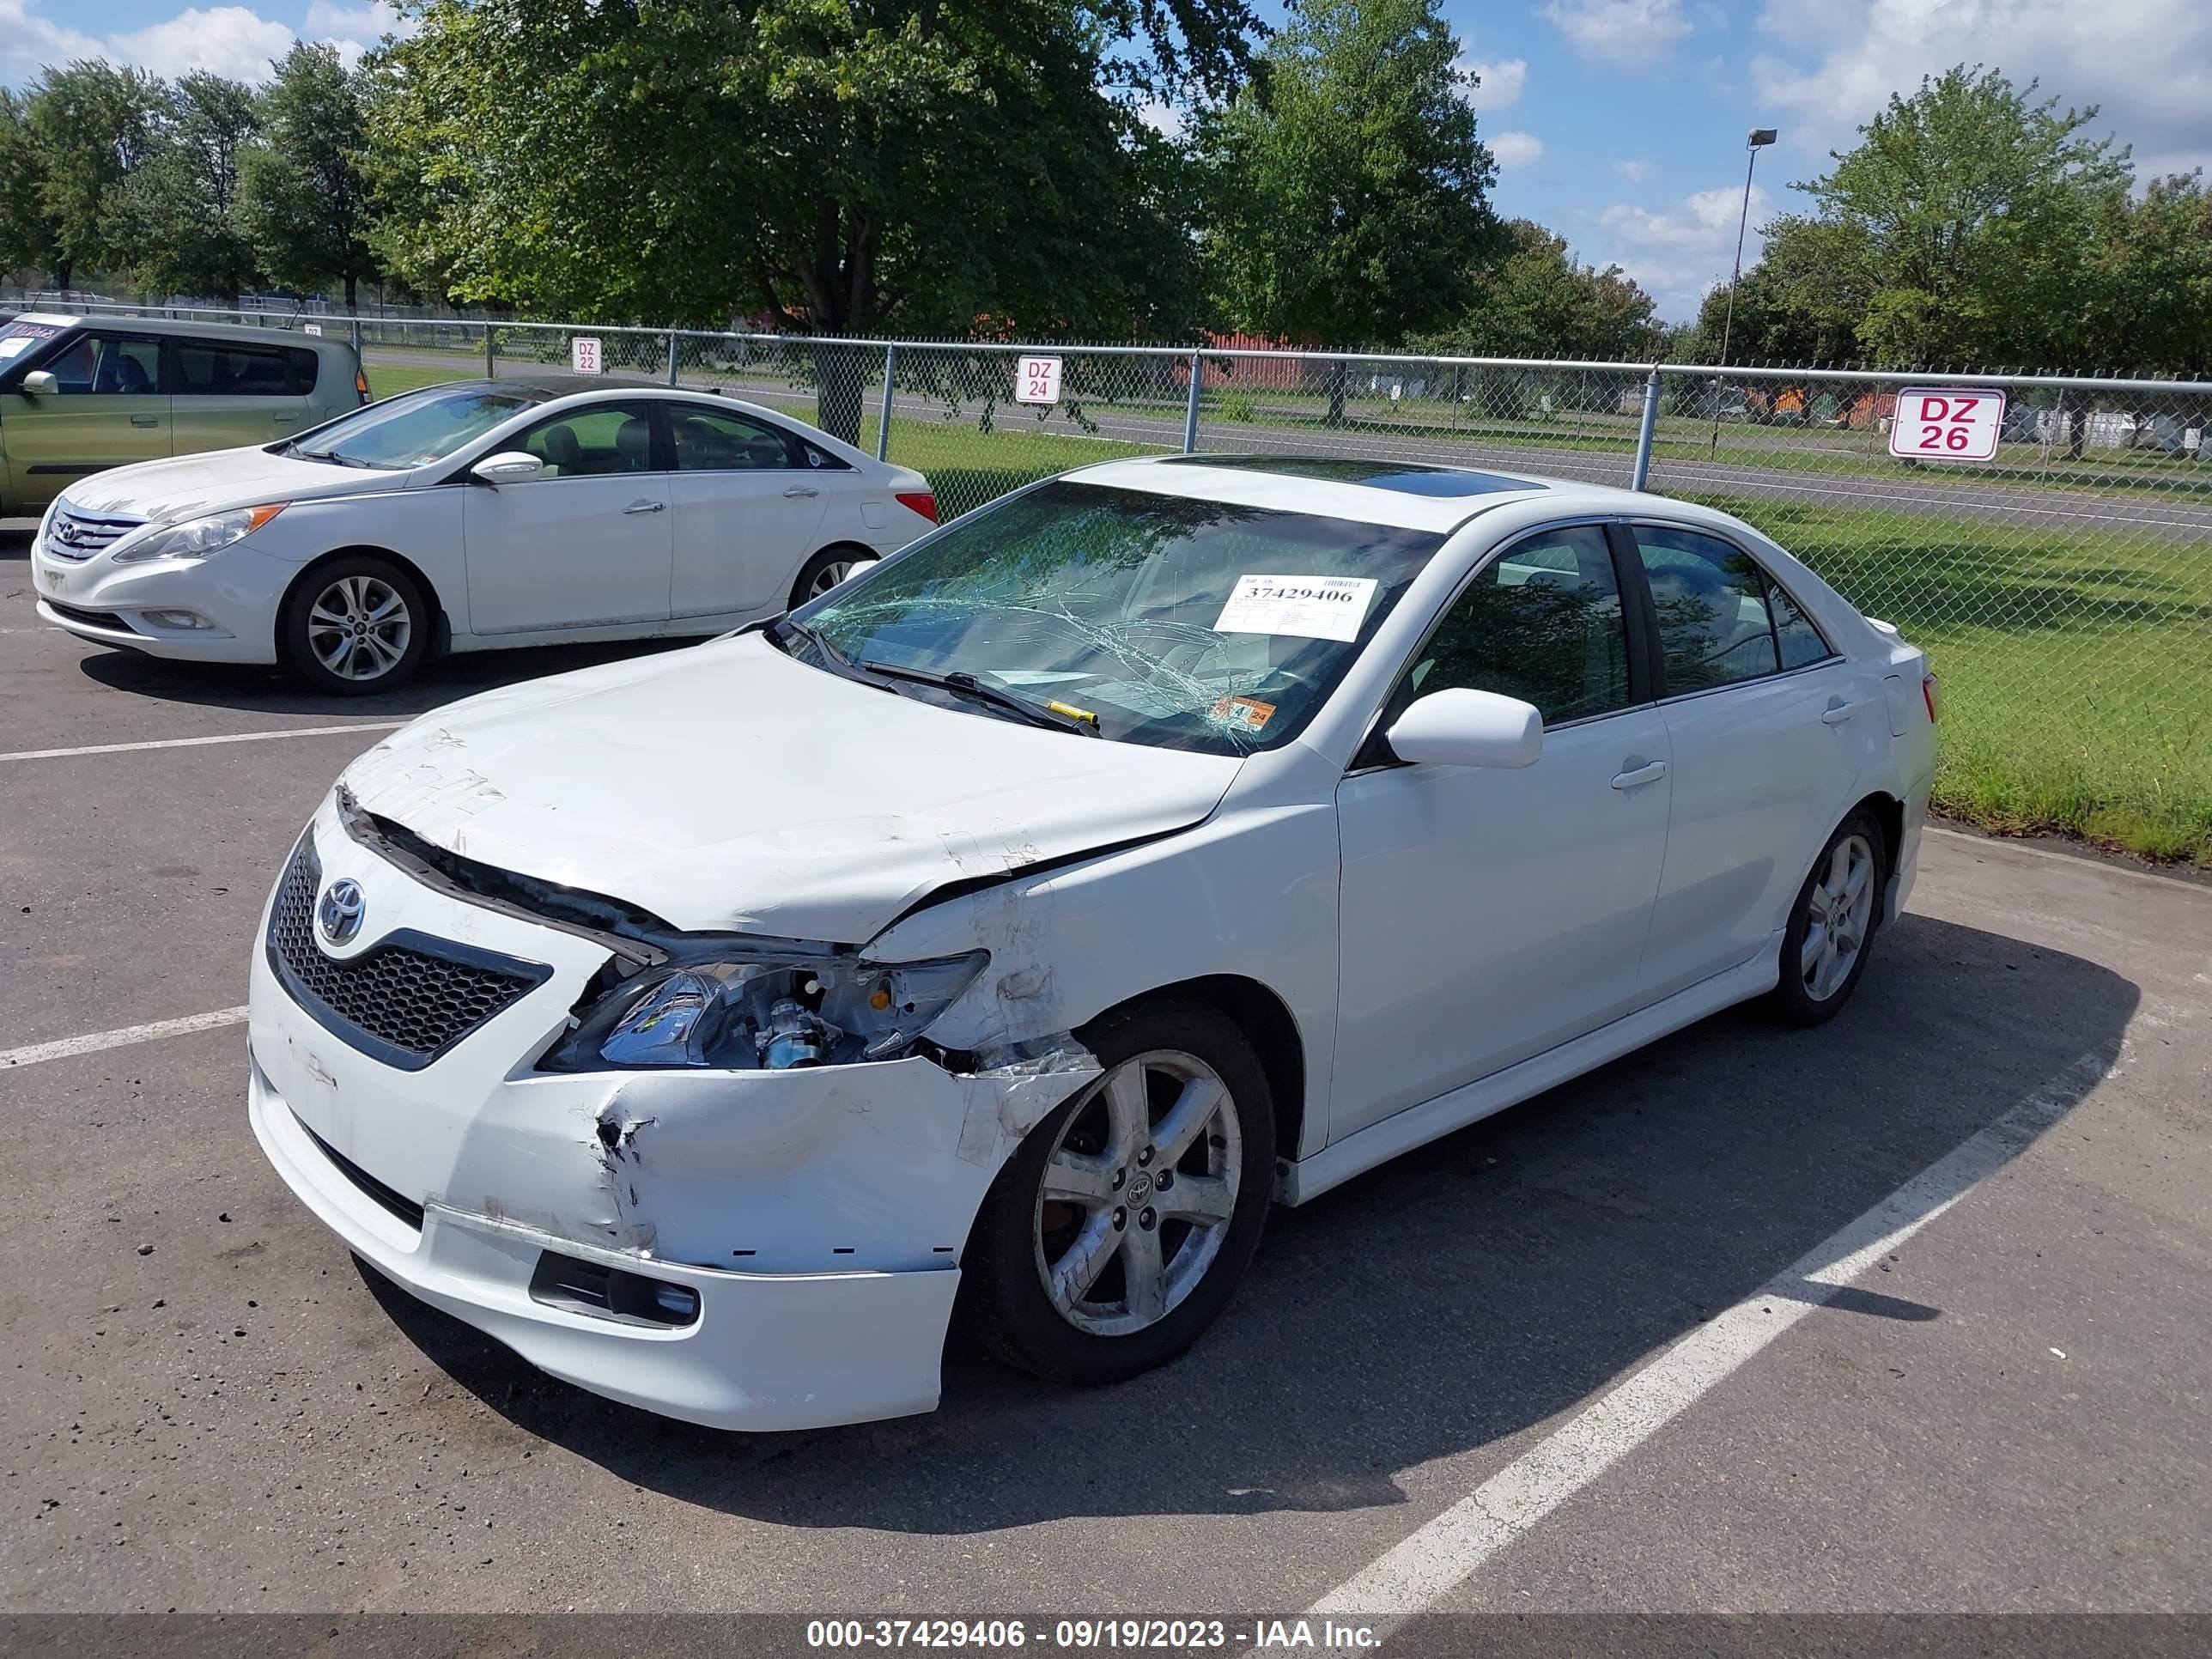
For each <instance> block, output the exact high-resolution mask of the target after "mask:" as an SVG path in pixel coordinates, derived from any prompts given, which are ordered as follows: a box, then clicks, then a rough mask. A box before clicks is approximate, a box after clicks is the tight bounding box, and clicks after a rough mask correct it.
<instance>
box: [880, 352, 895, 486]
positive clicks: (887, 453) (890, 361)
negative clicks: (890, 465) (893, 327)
mask: <svg viewBox="0 0 2212 1659" xmlns="http://www.w3.org/2000/svg"><path fill="white" fill-rule="evenodd" d="M897 362H898V345H897V343H896V342H889V343H885V345H884V403H883V407H882V409H881V410H878V413H877V415H876V459H878V460H879V461H888V460H889V459H890V458H891V370H892V368H894V367H895V366H896V364H897Z"/></svg>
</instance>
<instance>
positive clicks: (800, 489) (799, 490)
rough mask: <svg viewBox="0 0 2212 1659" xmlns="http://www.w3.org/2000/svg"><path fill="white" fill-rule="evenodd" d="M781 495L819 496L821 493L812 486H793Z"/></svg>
mask: <svg viewBox="0 0 2212 1659" xmlns="http://www.w3.org/2000/svg"><path fill="white" fill-rule="evenodd" d="M783 493H784V494H785V495H820V494H821V493H822V492H821V491H820V490H818V489H816V488H815V487H814V486H813V485H812V484H793V485H792V486H791V488H789V489H787V490H785V491H784V492H783Z"/></svg>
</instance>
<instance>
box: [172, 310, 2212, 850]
mask: <svg viewBox="0 0 2212 1659" xmlns="http://www.w3.org/2000/svg"><path fill="white" fill-rule="evenodd" d="M198 314H201V315H204V316H206V317H208V318H209V319H210V320H214V319H215V315H216V314H215V313H198ZM245 320H251V321H254V322H257V323H258V324H260V325H264V326H284V325H291V326H300V325H304V324H305V323H307V322H310V321H312V322H314V323H316V324H317V325H319V327H320V328H321V329H322V330H323V331H325V332H335V331H338V330H340V329H351V330H353V331H355V332H354V337H355V338H356V341H357V343H359V345H360V347H361V349H362V356H363V359H364V361H365V362H366V364H367V366H368V373H369V376H370V379H371V381H372V384H373V386H374V389H375V391H376V392H378V393H380V394H388V393H390V392H398V391H404V390H406V389H408V388H409V387H411V386H421V385H426V384H430V383H433V382H435V381H438V380H451V379H459V378H465V377H475V376H481V375H483V374H496V375H500V376H505V377H513V376H521V375H527V374H568V373H569V372H570V371H571V369H572V368H573V367H574V364H575V363H576V362H578V361H579V359H578V356H577V355H576V354H577V353H578V351H579V349H582V350H583V351H584V352H585V354H586V358H587V359H588V361H591V362H594V363H595V364H596V365H597V368H598V370H599V372H600V373H602V374H606V375H608V376H610V377H612V378H617V379H635V380H653V381H656V382H662V383H666V384H671V385H683V386H696V387H699V388H702V389H713V390H718V391H720V392H723V393H726V394H727V395H730V396H732V397H738V398H747V399H749V400H751V401H753V402H756V403H758V404H763V405H764V406H766V407H769V408H772V409H776V410H781V411H783V412H784V413H786V414H787V415H790V416H794V417H796V418H799V419H801V420H805V421H808V422H814V423H816V424H818V425H820V426H822V427H823V428H825V429H827V430H829V431H831V432H833V433H835V434H836V435H839V436H842V437H844V438H846V439H848V441H854V442H857V443H859V444H860V446H861V447H863V448H865V449H866V450H868V451H869V452H870V453H874V454H878V455H881V456H884V457H885V458H887V459H890V460H892V461H895V462H897V463H899V464H901V465H908V466H912V467H915V468H917V469H919V470H920V471H922V472H924V473H926V474H927V476H928V477H929V479H930V481H931V483H932V485H933V487H934V489H936V492H937V495H938V500H939V504H940V508H941V511H942V512H943V513H944V514H945V516H946V517H951V516H954V515H957V514H958V513H966V512H969V511H972V510H974V509H975V507H980V506H981V505H983V504H984V503H985V502H987V501H991V500H993V499H994V498H996V497H997V496H999V495H1003V494H1005V493H1006V491H1007V490H1009V489H1015V488H1018V487H1019V486H1020V485H1022V484H1024V483H1028V482H1030V481H1031V480H1032V479H1036V478H1039V477H1048V476H1049V475H1051V474H1053V473H1055V472H1060V471H1065V470H1066V469H1068V468H1070V467H1074V466H1079V465H1085V464H1086V463H1088V462H1091V461H1095V460H1099V459H1109V458H1111V457H1114V456H1117V455H1133V454H1146V453H1161V452H1172V451H1182V450H1191V449H1195V450H1206V451H1243V452H1251V451H1273V452H1290V451H1296V452H1305V453H1316V452H1318V453H1328V454H1334V455H1345V456H1357V457H1364V458H1374V459H1399V460H1407V461H1424V462H1434V463H1446V464H1454V465H1473V466H1481V467H1492V468H1498V469H1503V470H1507V471H1528V472H1534V473H1538V474H1541V475H1546V476H1549V477H1567V478H1575V479H1581V480H1585V481H1589V482H1593V483H1613V484H1625V485H1636V484H1641V485H1643V487H1644V488H1647V489H1652V490H1655V491H1657V492H1659V493H1662V494H1664V495H1674V496H1678V497H1681V498H1685V499H1689V500H1694V501H1703V502H1706V503H1708V504H1710V505H1712V506H1715V507H1721V508H1723V509H1725V510H1726V511H1729V512H1730V513H1735V514H1736V515H1738V516H1739V517H1741V518H1742V519H1744V520H1747V521H1748V522H1750V523H1751V524H1753V525H1755V526H1758V527H1759V529H1761V530H1762V531H1765V532H1766V533H1767V534H1769V535H1771V536H1772V537H1773V538H1775V539H1776V540H1777V541H1778V542H1780V543H1781V544H1783V545H1784V546H1785V547H1788V548H1789V549H1790V550H1792V551H1793V552H1795V553H1796V554H1797V555H1798V556H1800V557H1802V558H1803V559H1804V560H1805V561H1806V562H1808V563H1809V564H1810V565H1812V566H1813V568H1815V569H1816V570H1818V571H1820V573H1821V574H1823V575H1824V576H1826V578H1827V579H1828V580H1830V581H1832V582H1833V583H1834V584H1835V586H1837V587H1838V588H1839V589H1841V590H1842V592H1844V594H1846V595H1847V596H1848V597H1849V598H1850V599H1851V600H1852V601H1853V602H1854V603H1856V604H1857V605H1860V606H1861V607H1862V608H1863V609H1864V610H1865V611H1868V612H1869V614H1871V615H1874V616H1877V617H1883V618H1885V619H1886V620H1887V621H1890V622H1892V623H1895V624H1897V626H1898V627H1899V628H1900V629H1903V630H1904V631H1905V634H1906V635H1908V637H1911V638H1912V639H1914V640H1916V641H1919V642H1921V643H1922V644H1923V645H1925V646H1926V647H1928V648H1929V653H1930V654H1931V656H1932V657H1933V659H1934V660H1935V663H1936V668H1937V670H1938V671H1939V672H1940V673H1941V674H1942V678H1943V682H1944V685H1945V689H1946V699H1947V701H1946V709H1945V716H1944V759H1943V772H1942V781H1941V786H1940V791H1939V798H1940V799H1941V800H1942V802H1943V804H1944V805H1947V806H1949V807H1951V808H1953V809H1954V810H1957V811H1963V812H1966V813H1968V814H1970V815H1972V816H1974V817H1978V818H1980V819H1982V820H1984V822H1989V823H1996V824H2000V825H2015V826H2023V827H2032V826H2053V827H2060V828H2064V829H2071V830H2075V831H2078V832H2081V833H2086V834H2088V835H2090V836H2096V837H2100V838H2103V839H2109V840H2114V841H2118V842H2124V843H2125V844H2127V845H2130V846H2133V847H2136V848H2140V849H2142V850H2145V851H2150V852H2155V853H2164V854H2183V855H2187V856H2193V857H2196V858H2198V859H2200V860H2206V861H2212V456H2208V454H2207V453H2206V448H2207V442H2208V440H2207V428H2208V426H2212V385H2203V384H2193V383H2182V382H2166V381H2130V380H2088V379H2079V378H2063V377H2035V378H2020V377H2008V376H2002V375H1996V376H1973V377H1967V376H1957V375H1898V374H1860V373H1851V372H1843V371H1833V370H1805V369H1787V368H1746V369H1729V370H1727V371H1725V372H1719V371H1716V370H1714V369H1711V368H1689V367H1674V366H1671V365H1670V366H1662V367H1659V368H1653V367H1652V366H1650V365H1649V364H1639V363H1587V362H1506V361H1498V360H1480V361H1478V360H1465V359H1462V360H1455V359H1444V358H1413V357H1406V356H1346V355H1341V354H1329V353H1322V352H1275V351H1261V350H1247V349H1237V350H1231V349H1201V350H1197V351H1194V350H1192V349H1188V348H1187V347H1185V348H1168V347H1133V346H1113V347H1108V346H1099V347H1091V346H1071V345H1055V346H1046V347H1034V346H1032V347H1024V346H1022V345H1019V344H999V343H978V342H972V341H971V342H958V343H945V342H929V341H866V340H861V341H847V340H823V339H813V338H808V337H799V336H793V335H784V334H753V333H714V332H702V331H686V330H673V329H640V328H621V327H611V326H609V327H599V326H583V325H555V324H535V323H492V324H487V323H483V322H479V321H468V320H453V319H404V320H403V319H390V318H362V319H343V318H333V317H328V316H325V317H321V318H313V319H309V318H298V317H295V318H289V319H286V318H278V317H271V316H270V315H267V314H262V315H258V316H255V317H252V318H250V319H245ZM579 341H583V342H587V343H588V344H586V345H585V346H583V347H582V348H580V347H579ZM1036 357H1042V358H1048V359H1050V360H1053V361H1054V362H1056V364H1057V366H1058V369H1057V381H1056V384H1053V385H1049V386H1048V385H1046V384H1045V383H1044V382H1043V381H1042V380H1040V379H1039V378H1038V377H1037V376H1035V375H1030V374H1024V373H1023V369H1024V362H1025V360H1027V359H1030V358H1036ZM1926 386H1934V387H1936V388H1937V389H1939V390H1941V389H1943V388H1951V389H1954V390H1956V391H1957V392H1959V393H1960V398H1956V399H1954V400H1953V402H1954V404H1955V403H1956V402H1959V401H1963V400H1964V398H1969V397H1972V398H1979V394H1981V393H1986V392H2002V393H2003V394H2004V402H2003V410H2002V416H2001V418H2000V419H1998V420H1997V421H1996V422H1994V423H1993V424H1992V423H1990V422H1988V421H1987V419H1986V417H1987V416H1988V415H1989V414H1990V404H1988V403H1986V402H1983V403H1980V404H1979V407H1978V411H1977V412H1976V414H1975V415H1974V416H1973V418H1972V419H1969V420H1964V421H1960V422H1936V423H1934V425H1935V426H1936V427H1940V428H1945V430H1942V431H1938V432H1936V447H1935V448H1934V449H1933V450H1931V451H1929V452H1927V453H1923V454H1922V455H1917V456H1914V457H1912V458H1910V459H1900V458H1899V457H1898V456H1897V455H1895V454H1893V453H1892V449H1891V435H1892V432H1893V429H1894V428H1897V427H1898V426H1899V420H1900V417H1901V416H1918V415H1922V414H1925V413H1927V412H1928V411H1927V410H1926V408H1925V407H1924V406H1923V405H1922V404H1919V403H1917V402H1915V403H1913V404H1910V405H1909V406H1908V407H1906V408H1904V409H1900V405H1899V393H1900V392H1908V391H1910V390H1911V389H1912V388H1916V387H1926ZM1024 392H1031V393H1042V392H1050V394H1051V401H1048V402H1034V403H1032V402H1025V401H1024V400H1023V393H1024ZM1956 412H1957V411H1956V410H1955V409H1954V408H1952V407H1949V406H1946V407H1945V408H1944V409H1943V410H1942V413H1943V414H1944V415H1945V416H1947V417H1948V416H1952V415H1954V414H1955V413H1956ZM1948 425H1960V426H1963V427H1965V428H1971V430H1972V435H1973V439H1972V447H1973V451H1974V453H1979V451H1980V447H1981V446H1982V444H1983V442H1984V440H1986V441H1987V442H1988V444H1989V445H1990V447H1991V453H1990V455H1989V458H1988V459H1952V456H1953V454H1954V453H1956V451H1957V444H1956V441H1955V440H1951V442H1952V444H1953V447H1950V448H1946V447H1944V441H1945V440H1946V439H1947V437H1948ZM1907 436H1911V434H1910V433H1908V434H1907Z"/></svg>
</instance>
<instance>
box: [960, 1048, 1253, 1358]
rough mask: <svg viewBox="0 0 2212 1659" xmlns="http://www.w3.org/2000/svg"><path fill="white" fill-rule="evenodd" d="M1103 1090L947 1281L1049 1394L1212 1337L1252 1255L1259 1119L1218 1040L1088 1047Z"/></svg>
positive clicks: (1032, 1142) (1000, 1187)
mask: <svg viewBox="0 0 2212 1659" xmlns="http://www.w3.org/2000/svg"><path fill="white" fill-rule="evenodd" d="M1089 1035H1090V1036H1091V1044H1092V1049H1093V1052H1094V1053H1096V1054H1097V1056H1098V1059H1099V1060H1100V1061H1101V1062H1102V1063H1103V1065H1104V1066H1105V1068H1106V1070H1105V1075H1104V1076H1103V1077H1102V1078H1101V1079H1099V1080H1098V1081H1097V1083H1095V1084H1093V1085H1091V1086H1090V1087H1089V1088H1087V1089H1085V1090H1084V1091H1082V1092H1081V1093H1080V1094H1079V1095H1077V1096H1076V1097H1074V1098H1073V1100H1070V1101H1069V1102H1067V1103H1066V1104H1065V1105H1063V1106H1062V1107H1060V1109H1059V1110H1057V1111H1055V1112H1054V1113H1053V1114H1052V1115H1051V1116H1049V1117H1048V1118H1047V1119H1046V1120H1045V1121H1043V1122H1042V1124H1040V1125H1038V1126H1037V1127H1036V1129H1034V1130H1032V1131H1031V1132H1030V1135H1029V1137H1028V1138H1027V1139H1025V1140H1024V1141H1023V1143H1022V1145H1021V1147H1020V1148H1019V1150H1018V1151H1017V1152H1015V1154H1014V1156H1013V1157H1012V1158H1011V1159H1009V1160H1008V1161H1007V1164H1006V1168H1005V1169H1003V1170H1000V1172H999V1177H998V1179H997V1180H996V1181H995V1182H994V1183H993V1184H992V1188H991V1192H990V1194H989V1196H988V1197H987V1198H986V1199H985V1200H984V1203H983V1208H982V1211H981V1213H980V1214H979V1215H978V1216H977V1218H976V1222H975V1233H974V1235H973V1237H972V1238H971V1240H970V1243H969V1252H968V1259H967V1261H966V1262H965V1263H964V1271H963V1276H962V1289H963V1292H964V1293H965V1300H966V1303H967V1307H966V1310H965V1311H966V1313H967V1315H968V1316H969V1322H970V1323H971V1324H972V1326H973V1327H974V1328H975V1331H976V1333H977V1334H978V1336H979V1338H980V1339H981V1342H982V1344H983V1346H985V1347H986V1348H987V1349H988V1350H989V1351H990V1352H992V1353H993V1354H994V1355H995V1356H997V1357H998V1358H1000V1359H1001V1360H1003V1361H1005V1362H1006V1364H1010V1365H1012V1366H1013V1367H1014V1368H1015V1369H1016V1370H1024V1371H1027V1372H1029V1373H1030V1375H1031V1376H1041V1377H1044V1378H1046V1379H1048V1381H1052V1382H1057V1383H1078V1384H1096V1383H1115V1382H1120V1381H1121V1380H1122V1379H1123V1378H1125V1377H1130V1376H1136V1375H1137V1374H1138V1373H1139V1372H1140V1371H1146V1370H1151V1369H1152V1367H1153V1366H1155V1365H1159V1364H1164V1363H1165V1362H1166V1361H1168V1360H1170V1359H1172V1358H1175V1357H1176V1355H1177V1354H1179V1353H1181V1352H1182V1351H1183V1350H1184V1349H1186V1348H1188V1346H1190V1345H1191V1344H1192V1343H1193V1342H1194V1341H1196V1340H1198V1337H1199V1335H1200V1334H1201V1333H1202V1332H1203V1331H1204V1330H1205V1329H1206V1327H1207V1326H1208V1325H1210V1324H1212V1322H1213V1321H1214V1318H1215V1316H1217V1315H1218V1314H1219V1313H1220V1311H1221V1310H1222V1308H1223V1306H1224V1305H1225V1304H1226V1303H1227V1302H1228V1300H1229V1297H1230V1293H1231V1291H1233V1290H1234V1289H1235V1288H1236V1285H1237V1280H1238V1279H1240V1278H1242V1277H1243V1273H1244V1269H1245V1267H1247V1266H1248V1265H1249V1263H1250V1261H1251V1259H1252V1253H1253V1251H1254V1249H1256V1248H1257V1246H1258V1244H1259V1242H1260V1231H1261V1225H1263V1224H1264V1222H1265V1221H1266V1219H1267V1206H1268V1204H1269V1202H1270V1200H1271V1199H1272V1196H1273V1173H1274V1161H1275V1147H1274V1139H1275V1137H1274V1108H1273V1103H1272V1102H1271V1101H1270V1099H1269V1098H1268V1094H1267V1077H1266V1074H1265V1073H1263V1072H1262V1071H1261V1067H1260V1063H1259V1060H1258V1059H1257V1057H1255V1055H1254V1054H1253V1053H1252V1049H1251V1045H1250V1044H1249V1043H1248V1042H1246V1041H1245V1040H1244V1037H1243V1033H1242V1032H1240V1031H1239V1030H1237V1027H1236V1026H1235V1025H1233V1024H1231V1023H1230V1022H1229V1021H1228V1020H1227V1019H1225V1018H1223V1017H1222V1016H1221V1015H1220V1014H1218V1013H1217V1012H1214V1011H1213V1010H1212V1009H1209V1008H1206V1007H1203V1006H1196V1005H1183V1006H1171V1007H1162V1008H1158V1009H1153V1010H1149V1011H1141V1012H1136V1013H1133V1014H1131V1015H1128V1016H1127V1017H1124V1018H1118V1019H1115V1020H1114V1021H1112V1022H1111V1023H1110V1024H1107V1025H1105V1026H1104V1027H1103V1028H1101V1029H1098V1030H1093V1031H1092V1032H1091V1033H1090V1034H1089Z"/></svg>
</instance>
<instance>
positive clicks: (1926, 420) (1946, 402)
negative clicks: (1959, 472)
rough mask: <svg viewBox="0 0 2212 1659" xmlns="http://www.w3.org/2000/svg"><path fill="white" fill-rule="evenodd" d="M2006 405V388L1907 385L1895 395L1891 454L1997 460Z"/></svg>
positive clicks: (1920, 458)
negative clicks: (1983, 388)
mask: <svg viewBox="0 0 2212 1659" xmlns="http://www.w3.org/2000/svg"><path fill="white" fill-rule="evenodd" d="M2004 406H2005V400H2004V393H2003V392H1984V391H1981V390H1979V389H1978V388H1977V389H1962V388H1960V387H1955V386H1944V387H1942V388H1940V389H1936V390H1930V389H1929V388H1927V387H1924V386H1912V387H1909V388H1907V389H1906V390H1905V391H1903V392H1899V393H1898V394H1897V411H1896V413H1895V414H1894V415H1893V416H1891V418H1890V422H1889V453H1891V454H1893V455H1901V456H1903V457H1905V459H1907V460H1914V461H1988V460H1994V459H1996V453H1997V435H1998V434H2000V433H2001V432H2002V431H2003V429H2004Z"/></svg>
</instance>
